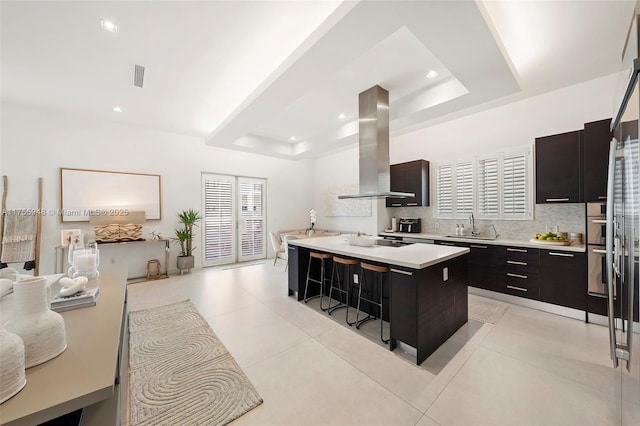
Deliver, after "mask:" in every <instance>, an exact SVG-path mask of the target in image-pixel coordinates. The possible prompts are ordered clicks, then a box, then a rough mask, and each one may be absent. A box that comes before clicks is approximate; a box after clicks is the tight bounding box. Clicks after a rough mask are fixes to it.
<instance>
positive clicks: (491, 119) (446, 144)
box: [314, 74, 619, 238]
mask: <svg viewBox="0 0 640 426" xmlns="http://www.w3.org/2000/svg"><path fill="white" fill-rule="evenodd" d="M618 78H619V74H612V75H609V76H605V77H602V78H598V79H595V80H591V81H588V82H585V83H581V84H578V85H575V86H571V87H566V88H563V89H560V90H556V91H553V92H549V93H545V94H542V95H539V96H535V97H532V98H528V99H524V100H521V101H517V102H513V103H510V104H507V105H503V106H499V107H496V108H493V109H490V110H487V111H483V112H479V113H475V114H472V115H469V116H465V117H462V118H459V119H455V120H452V121H448V122H445V123H441V124H437V125H434V126H431V127H427V128H424V129H420V130H417V131H414V132H411V133H407V134H403V135H399V136H392V138H391V141H390V152H389V155H390V158H391V163H392V164H394V163H401V162H405V161H411V160H416V159H421V158H423V159H426V160H429V161H430V162H432V163H437V162H438V161H448V160H451V159H456V158H471V157H473V156H474V155H479V154H483V153H497V152H502V151H508V150H512V149H514V148H519V147H531V146H533V143H534V140H535V138H536V137H539V136H546V135H552V134H556V133H562V132H568V131H572V130H577V129H582V128H583V126H584V123H587V122H590V121H596V120H600V119H603V118H607V117H611V116H612V115H613V110H614V107H613V98H614V93H615V91H616V87H617V85H616V83H617V81H618ZM314 167H315V173H314V183H315V191H314V194H315V195H314V201H315V202H316V203H320V201H321V196H320V194H321V193H322V192H323V191H324V190H325V188H326V187H327V186H329V185H339V184H348V183H353V182H357V180H358V177H357V174H358V170H357V169H358V150H357V147H353V148H352V149H349V150H346V151H343V152H340V153H338V154H335V155H332V156H328V157H325V158H321V159H318V160H316V161H315V166H314ZM430 193H431V191H430ZM432 203H433V200H432ZM581 208H582V209H583V208H584V206H583V205H582V207H581V206H580V205H577V206H576V205H574V206H567V207H566V208H564V210H563V207H562V206H558V207H557V208H543V207H538V208H536V209H535V210H536V211H535V215H536V218H535V221H518V222H514V221H508V223H507V221H494V222H493V223H494V224H496V226H498V231H499V232H500V233H502V234H503V235H504V234H505V231H507V232H510V233H512V234H513V236H514V237H518V238H523V236H525V235H529V234H530V233H532V232H531V231H532V230H539V228H540V227H541V226H542V227H544V224H546V223H549V224H550V225H557V224H559V225H560V226H562V229H563V230H570V231H574V232H584V215H582V214H579V215H576V214H575V213H576V212H577V211H580V210H581ZM374 210H375V209H374ZM378 210H379V211H378V214H377V219H376V218H373V217H372V218H365V219H364V220H363V219H362V218H322V220H323V221H326V222H327V223H329V224H331V226H333V227H339V226H342V227H345V226H348V227H353V226H357V224H359V223H362V226H361V227H362V228H366V230H367V231H366V232H368V233H376V232H379V231H381V230H383V229H384V228H387V227H389V226H390V224H389V219H388V218H389V216H393V215H395V216H397V217H400V216H415V217H421V218H422V220H423V222H424V224H423V230H424V232H437V233H451V232H453V231H454V230H455V222H456V221H455V220H440V221H435V220H434V219H433V214H432V209H431V208H401V209H385V208H384V207H380V208H379V209H378ZM458 222H460V221H459V220H458ZM478 222H479V223H478V225H479V226H480V227H481V230H485V228H487V227H488V226H489V224H490V223H491V221H478ZM436 227H437V228H436ZM519 228H520V230H521V232H516V231H517V230H518V229H519ZM511 231H512V232H511Z"/></svg>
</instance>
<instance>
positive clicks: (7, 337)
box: [0, 328, 27, 404]
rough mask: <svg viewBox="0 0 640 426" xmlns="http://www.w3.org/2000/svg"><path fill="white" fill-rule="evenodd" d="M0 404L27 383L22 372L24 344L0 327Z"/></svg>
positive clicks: (14, 335)
mask: <svg viewBox="0 0 640 426" xmlns="http://www.w3.org/2000/svg"><path fill="white" fill-rule="evenodd" d="M0 366H1V367H2V368H0V384H1V385H0V404H2V403H3V402H5V401H6V400H7V399H9V398H11V397H12V396H13V395H15V394H17V393H18V392H20V391H21V390H22V388H23V387H24V385H25V384H26V383H27V378H26V376H25V374H24V369H25V366H24V344H23V343H22V339H21V338H20V337H19V336H18V335H17V334H13V333H11V332H10V331H8V330H5V329H4V328H0Z"/></svg>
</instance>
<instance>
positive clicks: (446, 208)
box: [436, 164, 453, 217]
mask: <svg viewBox="0 0 640 426" xmlns="http://www.w3.org/2000/svg"><path fill="white" fill-rule="evenodd" d="M436 211H437V215H438V217H452V216H453V166H452V165H451V164H444V165H440V166H438V167H437V168H436Z"/></svg>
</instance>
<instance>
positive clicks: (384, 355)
mask: <svg viewBox="0 0 640 426" xmlns="http://www.w3.org/2000/svg"><path fill="white" fill-rule="evenodd" d="M283 266H284V265H283V264H282V263H279V264H278V265H277V266H275V267H274V266H272V264H271V263H270V262H266V263H263V264H257V265H256V264H254V265H250V266H246V267H239V268H232V269H222V268H206V269H203V270H195V271H193V273H191V274H189V275H184V276H175V277H171V278H170V279H164V280H160V281H154V282H146V283H139V284H132V285H129V287H128V301H129V310H138V309H144V308H147V307H152V306H159V305H162V304H166V303H172V302H177V301H180V300H184V299H191V300H192V301H193V303H194V304H195V305H196V306H197V308H198V310H199V311H200V313H201V314H202V315H203V316H204V317H205V318H206V319H207V320H208V321H209V323H210V324H211V327H212V328H213V330H214V331H215V332H216V334H217V335H218V336H219V337H220V339H221V340H222V341H223V342H224V344H225V345H226V346H227V348H228V349H229V351H230V352H231V353H232V355H233V356H234V357H235V359H236V361H237V362H238V364H240V366H241V367H242V368H243V370H244V371H245V373H246V374H247V376H248V377H249V379H250V380H251V382H252V383H253V384H254V386H255V387H256V389H257V390H258V392H259V393H260V395H261V396H262V398H263V399H264V404H262V405H261V406H259V407H258V408H256V409H254V410H252V411H250V412H249V413H247V414H245V415H244V416H242V417H241V418H239V419H238V420H236V421H235V422H234V423H233V424H234V425H236V424H237V425H245V424H252V425H253V424H257V425H315V424H328V425H351V424H366V425H419V426H428V425H619V424H621V419H620V409H619V403H616V402H615V400H616V397H617V396H618V395H619V389H618V387H616V386H615V378H616V374H619V373H616V372H615V371H614V370H613V369H612V368H611V367H610V360H609V353H608V334H607V329H606V328H604V327H601V326H598V325H594V324H585V323H584V322H581V321H578V320H575V319H569V318H565V317H561V316H557V315H553V314H548V313H544V312H540V311H536V310H532V309H528V308H523V307H519V306H515V305H510V304H506V305H508V309H507V311H506V312H505V314H504V315H503V316H502V317H501V318H500V319H499V320H498V321H497V322H496V323H495V324H490V323H483V322H479V321H475V320H470V321H469V322H468V323H467V324H466V325H465V326H464V327H462V328H461V329H460V330H459V331H458V332H457V333H456V334H455V335H454V336H453V337H452V338H451V339H449V340H448V341H447V342H446V343H445V344H444V345H443V346H442V347H440V349H438V351H436V352H435V353H434V354H433V355H432V356H431V357H429V358H428V359H427V360H426V361H425V362H424V363H423V364H422V365H421V366H416V365H415V364H413V363H412V360H411V358H410V357H408V356H407V355H406V354H403V353H402V352H400V351H398V350H396V351H395V352H390V351H389V350H388V349H386V348H385V347H383V346H382V345H380V344H379V343H376V342H375V337H377V335H376V333H378V332H379V328H378V326H379V323H377V322H369V323H368V325H367V327H366V329H364V330H363V333H364V334H358V333H356V332H354V331H353V329H352V328H347V327H345V326H343V325H342V324H341V323H339V322H338V321H335V320H334V318H333V317H332V318H328V317H327V315H326V314H324V313H321V312H318V311H317V310H315V309H314V308H313V307H310V306H307V305H304V304H303V303H299V302H297V301H296V300H295V298H293V297H287V295H286V294H287V275H286V273H285V272H284V270H283ZM470 297H480V296H474V295H470ZM495 303H500V304H501V303H503V302H497V301H496V302H495ZM342 312H344V310H342ZM334 315H335V316H340V315H341V316H342V318H344V314H340V311H337V312H336V313H335V314H334ZM363 328H365V327H363ZM637 340H638V339H636V341H637ZM637 374H638V373H637V372H636V373H635V377H634V379H635V380H638V377H637ZM627 399H628V402H630V403H631V405H626V407H628V410H627V411H625V412H624V413H622V415H623V416H624V418H625V420H626V421H627V422H628V424H634V423H635V424H640V395H627ZM636 403H637V405H636Z"/></svg>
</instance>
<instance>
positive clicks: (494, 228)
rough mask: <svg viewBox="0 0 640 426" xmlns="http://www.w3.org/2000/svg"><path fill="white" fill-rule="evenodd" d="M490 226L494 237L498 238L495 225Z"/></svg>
mask: <svg viewBox="0 0 640 426" xmlns="http://www.w3.org/2000/svg"><path fill="white" fill-rule="evenodd" d="M489 226H490V227H492V228H493V237H494V238H498V231H496V227H495V226H494V225H493V223H492V224H490V225H489Z"/></svg>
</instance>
